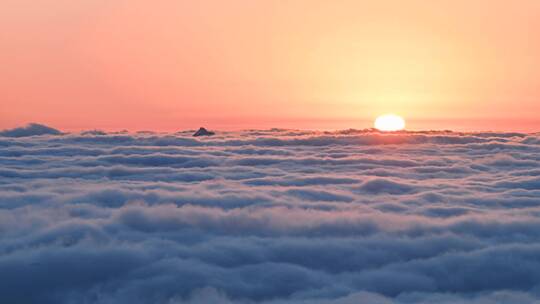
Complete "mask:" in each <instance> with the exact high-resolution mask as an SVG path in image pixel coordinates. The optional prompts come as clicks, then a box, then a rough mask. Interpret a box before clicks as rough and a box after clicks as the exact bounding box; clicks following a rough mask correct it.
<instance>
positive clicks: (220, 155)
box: [0, 125, 540, 304]
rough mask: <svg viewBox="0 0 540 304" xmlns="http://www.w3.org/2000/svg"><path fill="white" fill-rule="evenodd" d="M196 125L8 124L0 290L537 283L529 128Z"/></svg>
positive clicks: (501, 287) (145, 291)
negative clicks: (169, 128) (164, 128)
mask: <svg viewBox="0 0 540 304" xmlns="http://www.w3.org/2000/svg"><path fill="white" fill-rule="evenodd" d="M191 134H192V132H178V133H173V134H170V133H167V134H162V133H154V132H139V133H128V132H120V133H107V132H103V131H88V132H81V133H71V134H69V133H61V132H60V131H57V130H54V129H52V128H49V127H46V126H40V125H30V126H28V127H24V128H17V129H13V130H6V131H2V132H1V133H0V147H1V149H0V282H2V284H0V302H1V303H101V304H109V303H136V304H137V303H140V304H143V303H171V304H172V303H266V304H272V303H273V304H282V303H342V304H346V303H384V304H386V303H396V304H406V303H477V304H480V303H538V301H539V300H540V283H539V282H540V259H539V258H538V257H539V256H540V245H539V244H540V182H539V177H540V134H522V133H491V132H484V133H457V132H449V131H442V132H437V131H429V132H396V133H381V132H378V131H374V130H346V131H340V132H315V131H313V132H312V131H298V130H283V129H270V130H248V131H243V132H217V133H216V135H215V136H212V137H209V138H193V137H192V136H191ZM34 135H40V136H34Z"/></svg>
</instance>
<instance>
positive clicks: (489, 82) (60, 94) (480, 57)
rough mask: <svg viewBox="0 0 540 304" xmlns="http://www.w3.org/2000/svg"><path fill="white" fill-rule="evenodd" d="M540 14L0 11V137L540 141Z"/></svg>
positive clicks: (328, 4) (213, 4) (258, 8)
mask: <svg viewBox="0 0 540 304" xmlns="http://www.w3.org/2000/svg"><path fill="white" fill-rule="evenodd" d="M538 16H540V1H537V0H520V1H514V2H510V1H487V0H486V1H480V0H476V1H465V0H457V1H423V0H410V1H385V0H383V1H358V0H356V1H352V0H351V1H325V0H304V1H299V0H291V1H270V0H269V1H248V0H242V1H239V0H231V1H220V0H216V1H178V0H175V1H173V0H163V1H142V0H130V1H127V0H126V1H122V0H118V1H110V0H78V1H73V0H2V1H1V2H0V50H1V52H0V66H1V67H2V72H1V73H0V128H8V127H14V126H18V125H22V124H25V123H28V122H39V123H44V124H47V125H51V126H53V127H56V128H60V129H65V130H79V129H94V128H98V129H107V130H110V129H130V130H142V129H152V130H177V129H186V128H191V129H193V128H197V127H199V126H201V125H205V126H208V127H210V128H220V129H241V128H266V127H296V128H311V129H317V128H321V129H333V128H364V127H370V126H371V122H372V121H373V119H374V118H375V117H376V116H378V115H380V114H384V113H387V112H393V113H396V114H400V115H402V116H404V117H405V118H406V119H407V122H408V126H409V128H413V129H414V128H416V129H419V128H421V129H425V128H429V129H459V130H464V129H470V130H488V129H494V130H519V131H540V119H539V118H538V116H539V115H538V114H539V113H540V56H539V55H538V54H540V18H538Z"/></svg>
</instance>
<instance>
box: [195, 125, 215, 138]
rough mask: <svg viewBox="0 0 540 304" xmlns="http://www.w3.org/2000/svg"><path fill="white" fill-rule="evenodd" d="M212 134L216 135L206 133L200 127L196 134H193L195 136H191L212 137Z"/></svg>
mask: <svg viewBox="0 0 540 304" xmlns="http://www.w3.org/2000/svg"><path fill="white" fill-rule="evenodd" d="M214 134H216V133H214V132H212V131H208V130H206V129H205V128H203V127H201V128H200V129H199V130H197V132H195V134H193V136H212V135H214Z"/></svg>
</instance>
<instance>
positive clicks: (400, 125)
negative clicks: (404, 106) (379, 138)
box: [375, 114, 405, 131]
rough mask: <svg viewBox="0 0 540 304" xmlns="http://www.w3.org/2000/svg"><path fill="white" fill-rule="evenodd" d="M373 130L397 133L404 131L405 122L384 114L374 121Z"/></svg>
mask: <svg viewBox="0 0 540 304" xmlns="http://www.w3.org/2000/svg"><path fill="white" fill-rule="evenodd" d="M375 128H376V129H377V130H379V131H399V130H403V129H405V120H404V119H403V118H402V117H400V116H398V115H395V114H385V115H381V116H379V117H377V119H375Z"/></svg>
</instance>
